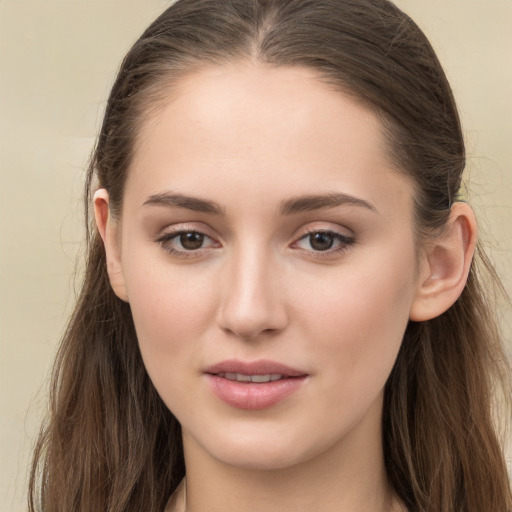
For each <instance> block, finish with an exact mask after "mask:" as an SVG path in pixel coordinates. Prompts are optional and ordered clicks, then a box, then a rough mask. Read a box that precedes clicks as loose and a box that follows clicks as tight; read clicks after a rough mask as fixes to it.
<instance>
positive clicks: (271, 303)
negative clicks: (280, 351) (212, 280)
mask: <svg viewBox="0 0 512 512" xmlns="http://www.w3.org/2000/svg"><path fill="white" fill-rule="evenodd" d="M254 242H255V243H246V244H244V246H240V247H238V248H237V249H235V250H234V251H233V253H232V256H231V258H230V259H229V261H227V262H226V268H225V272H224V279H225V282H224V283H223V289H224V293H223V300H222V304H221V305H220V324H221V327H222V328H223V329H225V330H227V331H230V332H231V333H233V334H235V335H237V336H238V337H240V338H244V339H255V338H257V337H258V336H259V335H260V334H262V333H269V332H275V331H278V330H281V329H283V328H284V327H285V325H286V323H287V316H286V308H285V304H284V297H283V295H282V290H281V289H280V283H279V281H280V279H279V268H278V262H277V261H276V258H275V256H274V255H273V254H272V251H271V250H270V249H269V248H266V247H264V246H262V244H261V243H257V241H254Z"/></svg>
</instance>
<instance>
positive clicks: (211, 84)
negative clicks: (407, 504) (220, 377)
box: [95, 63, 475, 512]
mask: <svg viewBox="0 0 512 512" xmlns="http://www.w3.org/2000/svg"><path fill="white" fill-rule="evenodd" d="M169 97H170V98H172V99H170V100H169V102H168V103H167V104H166V105H165V107H164V108H163V109H161V110H160V111H158V112H156V113H153V114H152V115H151V117H150V118H149V119H148V120H147V122H146V123H145V125H144V126H143V129H142V132H141V136H140V139H139V141H138V145H137V150H136V153H135V158H134V161H133V163H132V166H131V169H130V173H129V177H128V180H127V184H126V190H125V197H124V201H123V207H122V215H121V218H120V219H119V220H114V219H112V217H111V216H110V215H109V211H108V193H107V192H106V191H105V190H99V191H98V192H97V194H96V196H95V211H96V218H97V223H98V228H99V231H100V233H101V235H102V237H103V239H104V241H105V245H106V249H107V258H108V265H109V267H108V268H109V274H110V277H111V282H112V286H113V288H114V290H115V291H116V293H117V294H118V296H119V297H121V298H122V299H123V300H126V301H128V302H129V303H130V305H131V308H132V312H133V317H134V321H135V326H136V330H137V334H138V337H139V343H140V349H141V353H142V356H143V359H144V363H145V365H146V368H147V371H148V373H149V375H150V377H151V379H152V381H153V383H154V385H155V387H156V389H157V390H158V392H159V394H160V395H161V397H162V399H163V400H164V402H165V403H166V405H167V406H168V407H169V408H170V409H171V411H172V412H173V413H174V414H175V415H176V417H177V418H178V419H179V421H180V423H181V425H182V429H183V434H184V437H183V442H184V448H185V460H186V466H187V487H186V508H187V510H188V511H189V512H190V511H203V510H208V511H230V510H246V511H263V510H265V511H266V512H268V511H273V510H276V511H277V510H279V511H282V510H296V511H302V510H304V511H306V510H319V511H325V512H329V511H335V510H336V511H340V510H343V511H347V512H357V511H361V512H362V511H368V510H373V511H384V510H386V511H389V510H402V509H403V508H402V507H401V505H400V503H399V501H398V500H397V499H396V498H395V497H394V496H393V493H392V490H391V489H390V488H389V486H388V484H387V480H386V473H385V468H384V462H383V455H382V439H381V430H380V424H381V415H382V402H383V388H384V385H385V382H386V379H387V377H388V376H389V373H390V372H391V369H392V367H393V364H394V361H395V359H396V356H397V353H398V350H399V348H400V344H401V341H402V337H403V333H404V330H405V328H406V326H407V323H408V322H409V320H410V319H413V320H424V319H428V318H432V317H433V316H437V315H438V314H440V313H442V312H443V311H444V310H445V309H446V308H447V307H449V306H450V305H451V304H452V303H453V302H454V300H456V298H457V297H458V295H459V294H460V292H461V290H462V288H463V286H464V283H465V278H466V276H467V271H468V266H469V262H470V260H471V255H472V251H473V248H474V243H475V225H474V218H473V216H472V213H471V210H470V209H469V208H468V207H467V206H466V205H457V206H456V207H454V209H453V212H452V217H451V220H450V224H449V227H448V229H447V230H446V232H445V233H444V234H443V237H439V238H438V239H436V240H435V242H432V243H431V244H429V246H428V250H427V249H423V248H418V247H417V246H416V243H415V237H414V224H413V192H414V191H413V184H412V182H411V180H410V179H409V178H408V177H407V176H406V175H405V174H404V173H401V172H399V171H398V170H397V169H395V168H394V166H393V164H392V162H391V161H390V159H389V158H388V155H387V153H386V149H385V146H384V143H383V137H382V134H381V126H380V124H379V121H378V119H377V117H376V116H375V115H374V114H373V113H372V112H370V111H369V110H367V109H366V108H364V107H362V106H360V105H358V104H357V103H355V102H354V101H353V100H352V99H350V98H348V97H347V96H345V95H343V94H341V93H340V92H339V91H334V90H333V89H331V88H329V87H328V86H327V85H326V84H324V83H322V82H320V81H319V80H318V79H317V78H316V77H315V75H314V74H313V72H312V71H310V70H308V69H302V68H267V67H264V66H262V65H257V64H253V63H252V64H251V63H237V64H232V65H229V66H225V67H217V68H212V69H205V70H203V71H201V73H197V74H193V75H191V76H190V77H189V78H187V79H185V80H184V81H183V82H182V83H181V84H180V86H179V87H178V89H177V90H173V91H172V96H171V93H170V95H169ZM333 193H338V194H343V195H345V196H350V197H351V198H357V201H353V200H352V201H348V202H347V201H345V202H342V203H341V204H337V205H326V204H325V201H324V202H323V203H322V202H320V203H319V204H317V206H320V207H317V208H315V209H310V210H308V211H300V212H293V213H290V212H283V211H282V210H283V204H285V203H287V202H288V206H289V203H290V201H292V200H295V199H297V198H300V197H303V196H311V195H315V196H316V195H319V196H325V195H326V194H333ZM164 194H175V195H176V194H179V195H183V196H187V197H189V196H190V197H193V198H200V199H202V200H206V201H210V202H215V205H216V208H218V210H219V211H218V212H213V211H212V212H207V211H195V210H193V209H191V208H189V207H190V206H191V203H190V201H188V203H187V204H186V205H185V206H187V207H184V205H183V204H182V205H181V206H177V205H176V204H170V203H176V199H173V200H172V201H170V200H167V203H166V204H162V201H161V199H162V195H164ZM156 199H158V201H157V200H156ZM180 202H181V203H183V201H182V200H181V199H180ZM363 202H364V203H363ZM183 232H189V233H190V232H200V233H202V234H203V236H204V238H203V242H202V245H201V243H199V247H198V248H197V249H189V250H188V251H187V250H186V249H184V247H183V246H182V245H181V242H180V240H183V239H180V236H179V233H183ZM318 232H329V233H332V236H333V240H334V242H333V246H332V248H330V249H327V250H318V246H317V245H314V239H312V238H311V237H310V234H311V233H318ZM177 233H178V234H177ZM173 237H174V238H173ZM322 247H323V246H322ZM176 251H179V252H178V253H177V252H176ZM226 359H238V360H243V361H257V360H261V359H268V360H272V361H277V362H280V363H283V364H286V365H288V366H291V367H293V368H296V369H299V370H300V371H301V372H303V373H305V374H307V377H306V379H305V380H304V382H303V384H302V386H301V387H300V388H299V389H298V391H296V392H295V393H294V394H292V395H291V396H289V397H287V398H286V399H285V400H283V401H281V402H280V403H278V404H277V405H274V406H272V407H269V408H265V409H263V410H242V409H239V408H236V407H232V406H230V405H228V404H226V403H225V402H223V401H222V400H220V399H219V398H218V397H217V396H216V395H215V394H214V393H213V392H212V390H211V388H210V386H209V385H208V382H207V379H206V378H205V374H204V371H205V368H207V367H208V366H209V365H212V364H215V363H218V362H220V361H223V360H226Z"/></svg>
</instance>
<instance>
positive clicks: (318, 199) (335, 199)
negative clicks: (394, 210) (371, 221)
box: [279, 193, 377, 215]
mask: <svg viewBox="0 0 512 512" xmlns="http://www.w3.org/2000/svg"><path fill="white" fill-rule="evenodd" d="M346 204H349V205H352V206H358V207H362V208H366V209H368V210H371V211H373V212H377V208H375V206H373V204H371V203H369V202H368V201H365V200H364V199H360V198H358V197H354V196H351V195H349V194H342V193H331V194H320V195H311V196H300V197H292V198H291V199H288V200H286V201H283V202H282V203H281V206H280V208H279V214H280V215H293V214H296V213H301V212H309V211H314V210H321V209H323V208H334V207H336V206H342V205H346Z"/></svg>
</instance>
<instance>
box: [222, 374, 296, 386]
mask: <svg viewBox="0 0 512 512" xmlns="http://www.w3.org/2000/svg"><path fill="white" fill-rule="evenodd" d="M215 375H217V377H222V378H223V379H227V380H232V381H236V382H256V383H259V384H263V383H265V382H275V381H276V380H281V379H287V378H290V377H286V376H285V375H280V374H279V373H267V374H266V375H244V374H243V373H222V372H221V373H217V374H215Z"/></svg>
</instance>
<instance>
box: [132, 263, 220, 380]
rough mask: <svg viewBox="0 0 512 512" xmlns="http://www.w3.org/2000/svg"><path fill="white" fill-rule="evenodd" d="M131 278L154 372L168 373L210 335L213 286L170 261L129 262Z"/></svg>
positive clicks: (147, 358) (138, 328)
mask: <svg viewBox="0 0 512 512" xmlns="http://www.w3.org/2000/svg"><path fill="white" fill-rule="evenodd" d="M142 269H143V270H142ZM125 279H126V282H127V292H128V297H129V301H130V307H131V310H132V315H133V319H134V323H135V329H136V332H137V337H138V339H139V345H140V349H141V352H142V356H143V358H144V361H145V363H146V366H147V367H148V371H149V372H150V373H151V372H152V371H154V370H155V368H160V367H161V368H162V369H163V370H164V371H165V367H166V365H167V368H168V365H169V362H172V361H176V360H179V359H180V358H183V357H185V354H187V353H191V352H192V351H193V349H194V348H196V346H197V345H198V343H199V340H200V339H202V338H203V337H204V336H203V334H204V332H205V331H206V330H207V329H208V327H209V325H210V323H211V319H212V317H213V315H214V311H215V307H214V303H215V295H214V289H213V287H212V285H211V282H210V280H206V279H201V276H200V275H197V273H195V274H194V271H193V270H192V267H190V268H189V269H185V270H183V268H182V269H175V268H173V267H172V266H170V265H169V264H168V263H167V262H165V261H164V262H163V263H161V262H153V263H152V264H151V265H147V266H139V265H137V258H133V259H132V258H130V260H129V261H127V262H126V265H125ZM178 362H179V363H180V364H182V363H184V362H185V361H181V360H180V361H178Z"/></svg>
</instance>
